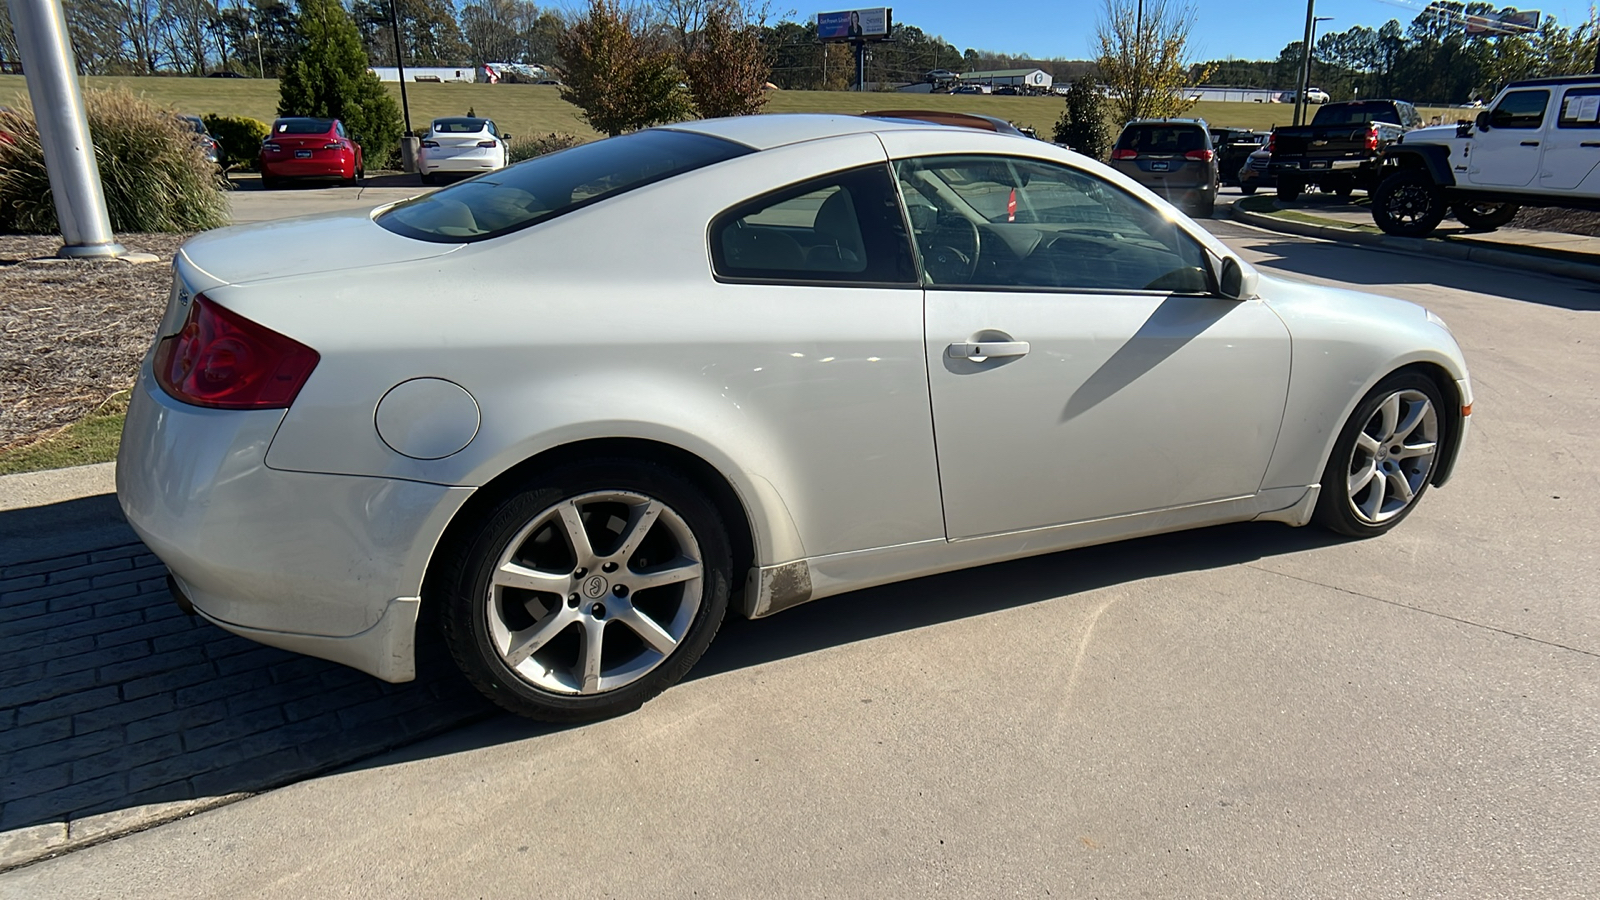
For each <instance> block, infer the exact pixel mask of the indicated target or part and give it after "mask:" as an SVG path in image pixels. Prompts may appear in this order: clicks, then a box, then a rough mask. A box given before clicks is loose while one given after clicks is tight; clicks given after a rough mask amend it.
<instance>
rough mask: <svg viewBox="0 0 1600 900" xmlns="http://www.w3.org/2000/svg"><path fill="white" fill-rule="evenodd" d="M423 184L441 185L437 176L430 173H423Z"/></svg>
mask: <svg viewBox="0 0 1600 900" xmlns="http://www.w3.org/2000/svg"><path fill="white" fill-rule="evenodd" d="M422 183H423V184H438V183H439V177H438V176H437V175H433V174H431V173H429V172H423V173H422Z"/></svg>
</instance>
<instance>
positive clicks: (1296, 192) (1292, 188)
mask: <svg viewBox="0 0 1600 900" xmlns="http://www.w3.org/2000/svg"><path fill="white" fill-rule="evenodd" d="M1305 189H1306V186H1305V184H1304V183H1303V182H1300V181H1297V180H1295V179H1293V178H1279V179H1278V199H1279V200H1283V201H1285V202H1287V201H1290V200H1298V199H1300V194H1301V193H1303V192H1304V191H1305Z"/></svg>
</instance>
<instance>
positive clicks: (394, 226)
mask: <svg viewBox="0 0 1600 900" xmlns="http://www.w3.org/2000/svg"><path fill="white" fill-rule="evenodd" d="M751 152H753V151H752V150H751V149H750V148H749V147H746V146H744V145H743V144H736V143H734V142H732V141H726V140H723V139H722V138H714V137H708V136H706V135H703V134H694V133H691V132H687V131H669V130H664V129H662V130H656V129H652V130H650V131H640V132H637V133H635V134H630V135H624V136H623V137H615V138H607V139H606V140H603V141H595V142H594V143H592V144H583V145H581V146H578V147H573V148H571V149H570V150H562V151H561V152H559V153H551V154H549V155H547V156H540V157H536V158H534V159H530V160H528V161H527V162H524V163H519V164H517V165H515V166H512V167H510V168H507V169H501V170H499V171H497V172H491V173H490V174H487V175H480V176H478V177H477V178H474V179H472V180H471V181H463V182H461V183H460V184H455V185H452V186H450V187H447V188H444V189H443V190H438V191H434V192H433V193H431V194H428V195H426V196H423V197H418V198H416V199H414V200H407V201H406V202H404V203H401V204H399V205H397V206H395V207H394V208H392V209H390V210H388V211H387V212H385V213H383V214H382V215H380V216H378V217H377V219H376V221H377V223H378V224H379V225H381V226H383V227H384V228H387V229H389V230H390V231H393V232H395V233H396V234H402V235H405V236H406V237H410V238H416V239H417V240H420V241H433V242H435V243H466V242H470V241H482V240H488V239H489V238H494V237H499V236H500V235H503V234H509V233H510V232H513V231H517V230H519V229H522V228H527V227H529V226H531V225H537V224H539V223H540V222H546V221H549V220H550V219H553V218H555V217H556V216H559V215H563V214H565V213H568V212H571V211H572V210H575V209H581V208H583V207H585V206H590V205H593V204H595V203H599V202H600V201H602V200H605V199H607V198H610V197H615V196H616V195H618V194H621V193H625V192H627V191H631V190H633V189H634V188H639V187H643V186H645V185H647V184H653V183H655V182H657V181H662V180H665V179H667V178H672V177H674V176H677V175H682V174H683V173H685V172H691V171H693V170H695V169H699V168H702V167H704V166H709V165H712V164H713V163H719V162H722V161H724V160H728V159H733V158H734V157H736V156H743V155H745V154H746V153H751Z"/></svg>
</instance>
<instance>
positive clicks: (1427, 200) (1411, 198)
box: [1372, 169, 1445, 237]
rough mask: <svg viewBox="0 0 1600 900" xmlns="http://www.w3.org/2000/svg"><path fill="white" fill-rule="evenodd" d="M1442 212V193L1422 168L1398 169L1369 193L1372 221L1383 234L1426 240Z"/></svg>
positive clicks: (1442, 219)
mask: <svg viewBox="0 0 1600 900" xmlns="http://www.w3.org/2000/svg"><path fill="white" fill-rule="evenodd" d="M1444 213H1445V202H1444V193H1443V192H1442V191H1440V190H1439V186H1438V185H1436V184H1434V183H1433V179H1432V178H1430V177H1429V176H1428V173H1427V172H1424V171H1423V170H1421V169H1401V170H1400V171H1398V172H1396V173H1394V174H1393V175H1390V176H1389V177H1388V178H1385V179H1384V180H1383V181H1382V182H1381V183H1379V185H1378V187H1377V190H1374V191H1373V192H1372V221H1373V222H1374V223H1376V224H1377V226H1378V227H1379V228H1380V229H1382V230H1383V233H1384V234H1392V235H1395V236H1397V237H1426V236H1427V235H1429V234H1431V233H1433V230H1434V229H1435V228H1438V227H1439V223H1440V222H1442V221H1444Z"/></svg>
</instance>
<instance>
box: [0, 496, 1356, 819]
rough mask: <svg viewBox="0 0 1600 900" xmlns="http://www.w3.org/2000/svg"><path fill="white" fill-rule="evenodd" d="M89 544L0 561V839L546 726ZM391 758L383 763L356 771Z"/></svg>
mask: <svg viewBox="0 0 1600 900" xmlns="http://www.w3.org/2000/svg"><path fill="white" fill-rule="evenodd" d="M104 500H105V498H88V499H86V500H80V501H72V503H71V504H57V505H56V507H55V508H52V507H42V508H34V509H30V510H18V511H12V512H5V513H0V530H4V531H8V532H13V533H17V532H22V531H25V530H27V529H28V528H29V527H31V526H32V525H33V524H34V523H39V525H40V527H43V526H44V524H46V523H48V524H49V525H50V526H51V527H56V526H59V525H60V524H61V523H62V522H65V521H70V520H71V518H72V516H73V514H74V513H75V512H77V513H81V514H82V515H84V516H87V517H88V518H89V519H91V520H93V521H101V520H103V519H104V518H105V517H106V515H107V510H106V508H105V507H106V504H105V502H104ZM63 507H65V508H63ZM121 528H122V529H126V525H125V524H121ZM90 533H91V532H86V534H90ZM92 534H93V535H94V539H93V540H88V541H86V542H80V544H79V545H78V546H57V547H56V548H55V549H56V551H57V552H56V554H55V555H53V556H51V557H49V558H44V559H34V560H30V561H14V560H15V558H14V557H12V558H11V559H8V560H7V564H5V565H0V643H3V646H4V647H5V651H6V652H5V653H4V655H3V656H0V831H10V830H13V829H18V828H26V827H29V826H34V825H41V824H47V823H60V822H66V821H69V820H78V819H81V818H83V817H85V816H92V815H96V814H100V813H106V812H112V811H117V810H124V809H128V808H131V807H136V806H142V805H145V804H160V803H167V802H171V801H184V800H192V799H196V798H203V797H215V796H221V795H227V794H234V793H240V792H254V791H260V790H264V789H267V788H271V787H276V786H280V785H283V784H287V783H290V782H293V781H297V780H300V779H303V778H306V777H309V776H312V775H315V774H318V773H321V772H326V771H330V770H332V769H336V768H340V767H343V766H347V765H349V764H351V763H357V762H358V761H360V760H363V759H372V758H373V757H375V756H376V755H377V754H381V753H384V752H385V751H389V750H394V749H395V748H398V747H402V746H405V745H410V744H415V743H416V742H417V741H419V740H420V739H422V738H425V737H430V736H433V735H438V734H441V733H445V732H452V731H453V730H454V729H456V728H457V726H460V725H462V724H465V723H468V722H471V721H474V720H479V719H484V718H489V717H493V716H499V717H500V718H499V719H497V720H496V722H495V724H494V727H493V728H490V729H487V730H485V729H470V730H467V731H459V732H455V733H454V734H452V736H451V737H450V738H446V739H444V740H443V741H433V742H429V743H428V744H427V745H425V746H422V747H414V748H412V749H411V750H407V751H402V754H401V756H402V758H403V757H404V756H405V755H407V754H414V753H420V754H422V755H424V756H427V755H440V754H443V753H450V752H456V751H457V750H465V749H471V748H472V747H473V746H484V745H486V744H495V743H502V742H505V741H512V740H521V739H525V738H528V737H533V736H537V735H541V734H548V733H550V732H552V731H554V730H556V728H557V726H550V725H544V724H540V723H534V722H526V721H522V720H517V719H514V718H512V717H510V716H505V715H503V714H500V713H498V711H497V710H496V709H495V708H494V707H492V706H491V705H490V704H489V703H488V702H487V701H485V700H483V699H482V698H481V697H480V696H479V695H478V694H477V692H476V691H474V690H473V689H472V688H471V686H470V685H468V684H467V683H466V681H465V679H464V678H463V677H462V676H461V675H460V674H459V673H458V672H457V671H456V669H455V667H454V665H453V664H452V663H451V661H450V660H449V659H448V657H447V654H446V653H445V652H444V650H443V648H442V646H441V644H440V642H439V641H437V640H436V639H434V638H433V637H432V633H431V630H425V631H424V632H423V633H422V635H421V637H420V639H419V648H420V649H419V653H418V657H419V658H418V677H417V679H416V680H415V681H413V682H410V683H407V684H398V685H395V684H386V683H384V682H380V681H378V680H377V679H374V678H371V677H369V676H367V675H364V674H362V673H360V672H356V671H355V670H352V669H348V668H345V667H343V666H339V665H336V664H333V663H329V662H325V661H322V660H318V659H313V658H310V657H305V656H299V655H296V654H293V653H288V652H286V651H282V650H277V649H273V648H270V647H264V646H260V645H258V644H255V643H253V642H251V641H247V640H244V639H243V638H238V637H235V636H233V635H231V634H229V633H227V632H225V631H223V630H222V629H220V628H217V627H215V626H213V625H211V624H209V623H207V622H206V621H205V620H203V619H200V618H198V617H191V616H186V615H184V614H183V613H182V612H181V611H179V609H178V608H177V606H176V605H175V604H174V603H173V602H172V599H171V596H170V595H169V594H168V592H167V588H166V570H165V567H164V566H162V565H161V563H160V562H159V560H157V559H156V558H155V557H154V556H153V555H152V554H151V553H150V552H149V550H148V549H147V548H146V547H145V546H144V545H143V544H141V543H139V542H138V541H137V540H135V539H131V538H132V534H131V532H129V531H126V530H123V531H110V532H108V531H105V530H104V529H102V530H100V531H96V532H92ZM1333 542H1335V539H1334V538H1332V537H1331V536H1330V535H1327V534H1326V533H1324V532H1321V531H1319V530H1313V529H1291V528H1287V527H1285V526H1282V525H1277V524H1245V525H1232V526H1224V527H1218V528H1210V529H1204V530H1200V531H1192V532H1185V533H1180V534H1175V535H1168V536H1161V537H1153V538H1145V539H1141V540H1137V541H1132V542H1126V543H1120V544H1112V545H1106V546H1102V547H1094V548H1088V549H1083V550H1075V551H1069V552H1065V553H1056V554H1052V555H1049V556H1043V557H1035V558H1032V559H1027V560H1021V561H1016V562H1010V563H1004V564H999V565H991V566H986V567H982V568H978V569H969V570H964V571H960V572H954V573H950V574H945V575H939V576H933V577H929V578H922V579H918V580H915V581H911V582H905V583H901V584H896V585H889V586H884V587H880V588H874V589H871V590H865V591H858V592H855V593H852V594H848V595H843V596H838V597H831V598H826V599H823V600H819V601H816V602H814V603H810V604H807V605H804V606H802V607H799V608H797V609H794V610H790V611H786V612H784V613H782V614H781V615H780V616H778V617H777V618H776V619H774V620H763V621H756V622H751V621H746V620H744V619H741V618H738V617H737V615H733V616H730V618H729V620H728V621H727V622H726V623H725V624H724V626H723V628H722V633H721V634H720V635H719V637H718V639H717V641H716V642H715V643H714V644H713V645H712V648H711V650H710V652H708V653H707V655H706V656H705V658H704V659H703V660H702V661H701V662H700V664H699V665H698V666H697V667H696V669H695V670H694V671H693V672H692V673H691V675H690V678H706V677H710V676H713V675H718V674H721V673H725V672H729V671H733V670H737V669H742V668H746V667H751V666H758V665H762V664H764V663H768V662H772V661H774V660H780V659H784V658H788V657H792V656H798V655H802V654H807V653H811V652H814V651H816V650H820V649H823V648H827V647H835V646H840V645H844V644H850V643H854V642H858V641H863V640H870V639H872V638H876V637H881V636H884V635H888V634H893V633H896V632H902V631H907V630H911V629H917V628H923V627H927V626H932V625H938V624H941V623H946V622H953V621H957V620H960V619H963V618H967V617H970V616H979V615H984V614H987V613H991V612H995V611H998V610H1003V609H1009V608H1013V607H1017V606H1021V605H1025V604H1030V603H1036V602H1039V601H1042V600H1047V599H1051V598H1056V597H1061V596H1065V595H1071V594H1074V593H1078V592H1082V591H1088V590H1092V589H1095V588H1099V587H1104V586H1107V585H1114V584H1124V583H1129V582H1134V581H1138V580H1140V579H1144V578H1150V577H1154V576H1159V575H1166V574H1172V573H1176V572H1183V571H1191V570H1199V569H1209V568H1217V567H1221V566H1229V565H1235V564H1238V563H1242V562H1247V561H1250V560H1255V559H1259V558H1261V557H1263V556H1274V555H1279V554H1285V553H1296V552H1301V551H1304V550H1310V549H1314V548H1317V547H1321V546H1325V545H1328V544H1330V543H1333ZM486 735H487V736H486ZM393 761H394V755H393V754H390V755H388V756H385V757H383V758H382V761H381V762H378V761H374V762H373V763H372V764H384V765H387V764H390V763H392V762H393Z"/></svg>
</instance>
